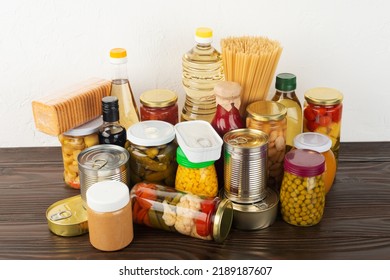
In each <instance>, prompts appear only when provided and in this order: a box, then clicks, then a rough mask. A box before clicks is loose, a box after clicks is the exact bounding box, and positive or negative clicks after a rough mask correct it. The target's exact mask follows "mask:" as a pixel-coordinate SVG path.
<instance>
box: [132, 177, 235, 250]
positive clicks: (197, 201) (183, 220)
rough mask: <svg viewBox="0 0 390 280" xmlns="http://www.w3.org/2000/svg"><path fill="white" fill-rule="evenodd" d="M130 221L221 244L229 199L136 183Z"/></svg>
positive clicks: (229, 221) (226, 228)
mask: <svg viewBox="0 0 390 280" xmlns="http://www.w3.org/2000/svg"><path fill="white" fill-rule="evenodd" d="M131 201H132V205H133V221H134V222H135V223H138V224H143V225H147V226H150V227H153V228H158V229H162V230H166V231H172V232H178V233H181V234H183V235H187V236H192V237H195V238H199V239H204V240H214V241H216V242H223V241H224V240H225V239H226V237H227V236H228V234H229V232H230V228H231V225H232V220H233V206H232V203H231V201H230V200H228V199H221V198H219V197H215V198H208V197H200V196H197V195H193V194H188V193H182V192H178V191H176V190H175V189H174V188H171V187H167V186H163V185H158V184H153V183H146V182H142V183H138V184H136V185H135V186H134V187H133V189H132V190H131Z"/></svg>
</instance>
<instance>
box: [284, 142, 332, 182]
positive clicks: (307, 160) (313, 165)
mask: <svg viewBox="0 0 390 280" xmlns="http://www.w3.org/2000/svg"><path fill="white" fill-rule="evenodd" d="M284 170H285V171H287V172H289V173H291V174H294V175H297V176H301V177H313V176H317V175H320V174H322V173H323V172H324V171H325V157H324V156H323V155H322V154H320V153H319V152H316V151H313V150H301V149H297V150H291V151H289V152H288V153H287V154H286V155H285V157H284Z"/></svg>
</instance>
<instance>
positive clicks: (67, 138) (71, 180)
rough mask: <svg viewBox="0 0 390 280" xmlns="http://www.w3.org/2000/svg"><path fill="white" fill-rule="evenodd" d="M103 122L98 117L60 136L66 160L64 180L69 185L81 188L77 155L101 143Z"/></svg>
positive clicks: (64, 160)
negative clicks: (100, 130)
mask: <svg viewBox="0 0 390 280" xmlns="http://www.w3.org/2000/svg"><path fill="white" fill-rule="evenodd" d="M102 124H103V120H102V118H101V117H98V118H96V119H94V120H92V121H90V122H87V123H85V124H83V125H81V126H78V127H76V128H73V129H70V130H68V131H66V132H64V133H63V134H61V135H59V136H58V139H59V141H60V143H61V150H62V159H63V162H64V181H65V184H66V185H67V186H69V187H71V188H74V189H80V177H79V169H78V162H77V157H78V155H79V154H80V153H81V152H82V151H83V150H84V149H86V148H89V147H92V146H95V145H98V144H99V136H98V131H99V128H100V127H101V126H102Z"/></svg>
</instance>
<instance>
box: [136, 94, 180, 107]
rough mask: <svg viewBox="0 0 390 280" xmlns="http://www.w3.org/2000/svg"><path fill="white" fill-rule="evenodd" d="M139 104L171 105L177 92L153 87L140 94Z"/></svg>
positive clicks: (175, 99) (153, 105) (174, 101)
mask: <svg viewBox="0 0 390 280" xmlns="http://www.w3.org/2000/svg"><path fill="white" fill-rule="evenodd" d="M139 101H140V102H141V104H143V105H145V106H147V107H152V108H163V107H167V106H172V105H174V104H175V103H176V102H177V94H176V93H175V92H174V91H171V90H168V89H153V90H149V91H145V92H143V93H142V94H141V96H140V99H139Z"/></svg>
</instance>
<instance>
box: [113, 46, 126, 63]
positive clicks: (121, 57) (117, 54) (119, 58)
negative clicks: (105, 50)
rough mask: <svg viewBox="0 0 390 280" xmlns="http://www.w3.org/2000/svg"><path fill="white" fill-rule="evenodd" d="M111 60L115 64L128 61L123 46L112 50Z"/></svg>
mask: <svg viewBox="0 0 390 280" xmlns="http://www.w3.org/2000/svg"><path fill="white" fill-rule="evenodd" d="M110 62H111V63H113V64H121V63H126V62H127V52H126V49H123V48H114V49H111V50H110Z"/></svg>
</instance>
